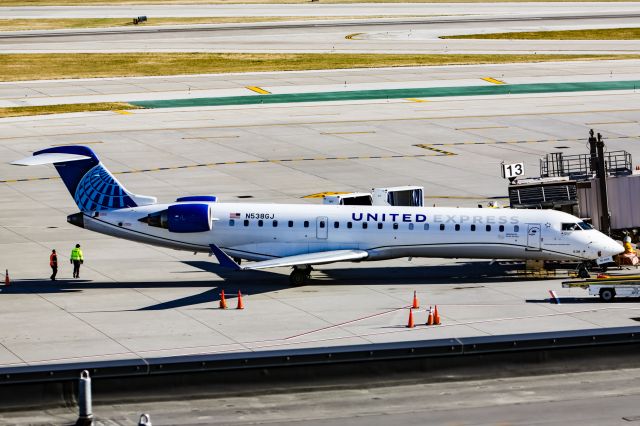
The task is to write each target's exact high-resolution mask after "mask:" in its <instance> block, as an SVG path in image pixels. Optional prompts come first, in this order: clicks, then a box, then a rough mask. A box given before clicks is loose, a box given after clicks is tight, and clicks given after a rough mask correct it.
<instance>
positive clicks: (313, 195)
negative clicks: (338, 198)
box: [301, 191, 349, 198]
mask: <svg viewBox="0 0 640 426" xmlns="http://www.w3.org/2000/svg"><path fill="white" fill-rule="evenodd" d="M341 194H349V192H332V191H325V192H318V193H315V194H309V195H305V196H304V197H301V198H324V197H325V196H327V195H341Z"/></svg>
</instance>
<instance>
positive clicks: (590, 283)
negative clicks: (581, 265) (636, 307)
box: [562, 274, 640, 302]
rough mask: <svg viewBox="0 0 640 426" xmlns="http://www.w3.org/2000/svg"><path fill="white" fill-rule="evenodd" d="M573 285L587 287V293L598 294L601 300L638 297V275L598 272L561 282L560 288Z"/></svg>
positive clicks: (639, 295) (639, 293) (639, 284)
mask: <svg viewBox="0 0 640 426" xmlns="http://www.w3.org/2000/svg"><path fill="white" fill-rule="evenodd" d="M575 287H580V288H584V289H589V295H591V296H600V300H602V301H603V302H612V301H613V300H614V299H615V298H616V297H640V275H619V276H609V275H604V274H600V275H598V277H597V278H592V279H586V280H580V281H564V282H563V283H562V288H575Z"/></svg>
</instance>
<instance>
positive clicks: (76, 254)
mask: <svg viewBox="0 0 640 426" xmlns="http://www.w3.org/2000/svg"><path fill="white" fill-rule="evenodd" d="M71 260H83V258H82V250H80V249H79V248H77V247H76V248H74V249H73V250H71Z"/></svg>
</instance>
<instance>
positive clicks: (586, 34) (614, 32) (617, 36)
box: [440, 28, 640, 40]
mask: <svg viewBox="0 0 640 426" xmlns="http://www.w3.org/2000/svg"><path fill="white" fill-rule="evenodd" d="M440 38H465V39H492V40H639V39H640V28H602V29H586V30H565V31H523V32H512V33H490V34H465V35H453V36H442V37H440Z"/></svg>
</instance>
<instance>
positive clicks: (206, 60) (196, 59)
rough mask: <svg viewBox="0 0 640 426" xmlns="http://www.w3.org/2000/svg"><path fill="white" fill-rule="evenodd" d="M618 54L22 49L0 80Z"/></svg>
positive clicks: (7, 58) (5, 60)
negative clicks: (29, 51)
mask: <svg viewBox="0 0 640 426" xmlns="http://www.w3.org/2000/svg"><path fill="white" fill-rule="evenodd" d="M617 59H640V55H615V54H612V55H548V54H542V55H531V54H528V55H526V54H525V55H491V54H487V55H483V54H472V55H417V54H406V55H404V54H403V55H394V54H338V53H292V54H287V53H175V52H173V53H166V52H163V53H24V54H0V81H19V80H44V79H62V78H65V79H66V78H94V77H138V76H159V75H163V76H164V75H179V74H183V75H186V74H211V73H232V72H260V71H264V72H267V71H302V70H327V69H346V68H379V67H410V66H431V65H471V64H504V63H522V62H558V61H577V60H617ZM256 78H258V77H256Z"/></svg>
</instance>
